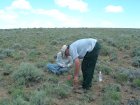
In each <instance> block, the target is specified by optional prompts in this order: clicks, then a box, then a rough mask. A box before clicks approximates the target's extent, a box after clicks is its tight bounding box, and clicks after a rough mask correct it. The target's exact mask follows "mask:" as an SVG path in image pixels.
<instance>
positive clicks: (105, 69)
mask: <svg viewBox="0 0 140 105" xmlns="http://www.w3.org/2000/svg"><path fill="white" fill-rule="evenodd" d="M96 69H97V71H101V72H102V73H104V74H106V75H109V74H110V73H111V72H112V68H111V67H109V66H107V65H104V64H98V65H97V67H96Z"/></svg>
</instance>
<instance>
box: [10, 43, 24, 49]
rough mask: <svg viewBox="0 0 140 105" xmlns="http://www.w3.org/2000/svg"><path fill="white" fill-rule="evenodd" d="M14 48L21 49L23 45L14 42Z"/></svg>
mask: <svg viewBox="0 0 140 105" xmlns="http://www.w3.org/2000/svg"><path fill="white" fill-rule="evenodd" d="M12 48H13V49H18V50H21V49H22V45H21V44H20V43H14V44H13V45H12Z"/></svg>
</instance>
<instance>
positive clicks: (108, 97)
mask: <svg viewBox="0 0 140 105" xmlns="http://www.w3.org/2000/svg"><path fill="white" fill-rule="evenodd" d="M102 99H103V105H120V102H121V93H120V85H118V84H109V85H108V86H106V87H105V89H104V93H103V98H102Z"/></svg>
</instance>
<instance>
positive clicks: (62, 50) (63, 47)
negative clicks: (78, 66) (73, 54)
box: [61, 45, 69, 57]
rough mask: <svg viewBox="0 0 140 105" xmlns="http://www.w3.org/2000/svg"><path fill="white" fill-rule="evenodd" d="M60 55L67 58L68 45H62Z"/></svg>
mask: <svg viewBox="0 0 140 105" xmlns="http://www.w3.org/2000/svg"><path fill="white" fill-rule="evenodd" d="M61 53H62V56H63V57H64V56H65V57H67V56H69V45H68V46H67V45H63V46H62V48H61Z"/></svg>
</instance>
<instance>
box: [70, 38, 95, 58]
mask: <svg viewBox="0 0 140 105" xmlns="http://www.w3.org/2000/svg"><path fill="white" fill-rule="evenodd" d="M96 42H97V40H96V39H92V38H87V39H80V40H77V41H75V42H73V43H72V44H71V45H70V47H69V53H70V56H71V57H72V59H73V60H75V59H76V58H79V59H83V58H84V56H85V55H86V53H87V52H91V51H92V50H93V48H94V46H95V44H96Z"/></svg>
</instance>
